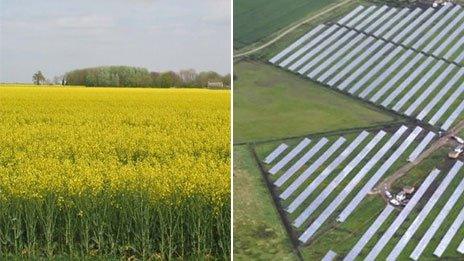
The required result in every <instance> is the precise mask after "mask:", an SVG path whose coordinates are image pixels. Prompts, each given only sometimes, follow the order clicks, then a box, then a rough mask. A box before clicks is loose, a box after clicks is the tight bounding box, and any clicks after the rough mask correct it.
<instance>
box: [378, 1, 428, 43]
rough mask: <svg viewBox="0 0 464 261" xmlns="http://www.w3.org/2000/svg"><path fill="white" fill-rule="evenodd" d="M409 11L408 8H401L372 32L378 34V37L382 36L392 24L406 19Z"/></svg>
mask: <svg viewBox="0 0 464 261" xmlns="http://www.w3.org/2000/svg"><path fill="white" fill-rule="evenodd" d="M419 10H420V9H416V10H414V12H415V11H419ZM409 11H410V10H409V9H408V8H403V9H401V10H400V11H399V12H398V13H397V14H396V15H395V16H393V17H392V18H391V19H388V21H387V22H386V23H385V24H383V25H382V26H381V27H380V28H379V29H377V30H375V31H374V32H372V34H373V35H375V36H377V37H380V36H382V35H383V34H384V33H385V32H388V31H387V29H390V28H391V26H392V25H394V24H397V23H398V20H400V19H401V20H402V19H404V15H405V14H407V13H408V12H409ZM409 15H411V14H409ZM409 15H408V16H409ZM401 20H400V21H401ZM382 38H383V37H382ZM384 39H386V38H384Z"/></svg>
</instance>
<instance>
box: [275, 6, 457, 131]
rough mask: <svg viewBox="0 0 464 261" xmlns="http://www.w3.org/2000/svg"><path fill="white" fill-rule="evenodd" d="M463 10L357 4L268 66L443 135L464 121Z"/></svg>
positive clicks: (316, 29) (278, 56) (308, 34)
mask: <svg viewBox="0 0 464 261" xmlns="http://www.w3.org/2000/svg"><path fill="white" fill-rule="evenodd" d="M463 21H464V11H463V9H462V7H461V6H460V5H453V4H448V5H446V6H444V7H441V8H437V9H435V8H428V9H426V10H424V9H421V8H415V9H410V8H392V7H388V6H370V7H364V6H358V7H357V8H355V9H354V10H352V11H351V12H350V13H348V14H347V15H346V16H344V17H342V18H341V19H340V20H338V21H337V22H336V23H334V24H326V25H324V24H321V25H318V26H316V27H314V28H313V29H312V30H310V31H309V32H308V33H306V34H305V35H304V36H302V37H301V38H300V39H298V40H297V41H295V42H294V43H293V44H291V45H289V46H288V47H287V48H285V49H284V50H282V51H281V52H279V53H278V54H276V55H275V56H274V57H273V58H271V59H270V60H269V61H270V62H271V63H273V64H275V65H278V66H279V67H281V68H285V69H287V70H290V71H292V72H294V73H296V74H299V75H302V76H304V77H307V78H310V79H312V80H314V81H316V82H319V83H321V84H322V85H325V86H328V87H330V88H334V89H336V90H338V91H341V92H343V93H345V94H348V95H352V96H355V97H357V98H360V99H363V100H365V101H367V102H369V103H371V104H375V105H378V106H381V107H383V108H385V109H388V110H391V111H394V112H396V113H398V114H402V115H404V116H407V117H410V118H412V119H416V120H419V121H421V122H423V123H425V124H429V125H432V126H435V127H437V128H440V129H442V130H448V129H450V128H451V127H452V126H453V124H454V123H456V122H457V121H458V120H461V119H463V115H464V114H463V112H464V103H463V102H462V101H463V100H464V85H463V84H462V83H463V82H464V68H463V65H464V49H463V46H464V45H463V41H464V26H463V25H464V23H463Z"/></svg>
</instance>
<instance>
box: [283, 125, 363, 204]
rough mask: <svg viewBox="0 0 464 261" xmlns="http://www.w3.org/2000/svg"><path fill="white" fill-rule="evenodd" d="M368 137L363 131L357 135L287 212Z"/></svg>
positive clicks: (299, 202) (311, 191)
mask: <svg viewBox="0 0 464 261" xmlns="http://www.w3.org/2000/svg"><path fill="white" fill-rule="evenodd" d="M367 136H369V132H367V131H363V132H361V134H359V135H358V136H357V137H356V139H354V140H353V142H352V143H351V144H350V145H349V146H348V147H346V148H345V150H344V151H343V152H342V153H340V155H338V156H337V157H336V158H335V159H334V160H333V161H332V162H331V163H330V164H329V166H327V168H325V169H324V170H323V171H322V172H321V174H319V175H318V176H317V177H316V178H315V179H314V180H313V181H312V182H311V184H309V186H307V187H306V188H305V189H304V190H303V191H302V192H301V193H300V194H299V195H298V196H297V197H296V198H295V200H293V202H292V203H290V205H289V206H288V208H287V211H288V212H290V213H293V211H295V210H296V209H297V208H298V207H299V206H300V205H301V204H302V203H303V202H304V201H305V200H306V199H307V198H308V197H309V195H311V194H312V193H313V192H314V190H315V189H316V188H317V187H318V186H319V185H320V184H321V183H322V182H324V180H325V179H326V178H327V177H328V176H329V175H330V174H331V173H332V171H334V170H335V169H336V168H337V167H338V166H339V165H340V164H341V163H342V162H343V161H344V160H346V158H348V156H350V154H351V153H352V152H353V151H354V150H355V149H356V148H357V147H358V146H359V144H361V142H362V141H363V140H365V139H366V138H367Z"/></svg>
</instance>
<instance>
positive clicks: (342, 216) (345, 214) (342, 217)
mask: <svg viewBox="0 0 464 261" xmlns="http://www.w3.org/2000/svg"><path fill="white" fill-rule="evenodd" d="M421 131H422V128H421V127H416V128H415V129H414V130H413V131H412V132H411V134H409V136H408V137H407V138H406V140H404V142H403V143H401V145H400V146H399V148H398V149H396V150H395V152H393V154H392V155H391V156H390V157H389V158H388V159H387V160H386V161H385V162H384V163H383V164H382V165H381V166H380V168H379V169H378V170H377V172H376V173H375V174H374V175H372V177H371V178H370V179H369V181H367V183H366V184H365V185H364V187H362V189H361V190H360V191H359V192H358V194H357V195H356V196H355V197H354V198H353V199H352V200H351V202H350V203H349V204H348V206H346V208H345V209H344V210H343V211H342V213H340V215H339V216H338V218H337V221H338V222H345V220H346V219H347V218H348V216H350V215H351V213H353V211H354V210H355V209H356V207H357V206H358V205H359V203H361V201H362V200H363V199H364V198H365V197H366V195H367V194H368V193H369V191H371V190H372V188H373V187H374V186H375V184H377V182H378V181H379V180H380V178H382V177H383V175H385V173H386V172H387V171H388V170H389V169H390V168H391V166H392V165H393V163H395V162H396V160H398V158H399V157H400V156H401V155H402V154H403V153H404V152H405V151H406V149H407V148H408V147H409V145H411V143H412V142H413V141H414V139H415V138H416V137H417V135H419V133H420V132H421Z"/></svg>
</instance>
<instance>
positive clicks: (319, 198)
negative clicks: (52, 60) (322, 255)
mask: <svg viewBox="0 0 464 261" xmlns="http://www.w3.org/2000/svg"><path fill="white" fill-rule="evenodd" d="M385 135H386V132H384V131H380V132H379V133H377V135H375V137H374V138H373V139H372V140H371V141H370V142H369V144H367V146H366V147H364V149H363V150H362V151H361V152H360V153H358V154H357V155H356V157H355V158H354V159H353V160H352V161H351V162H350V163H348V164H347V165H346V167H345V168H344V169H343V170H342V171H341V172H340V173H339V174H338V175H337V177H335V178H334V179H333V180H332V182H330V184H329V185H328V186H327V187H326V188H325V189H324V190H323V191H322V192H321V193H320V194H319V195H318V196H317V198H316V199H315V200H314V201H313V202H311V204H310V205H309V206H308V207H307V208H306V209H305V210H304V211H303V212H301V214H300V215H299V216H298V218H297V219H296V220H295V222H296V223H303V222H304V221H305V220H307V219H308V218H309V217H310V216H311V214H312V213H313V212H314V211H315V210H316V209H317V208H318V207H319V206H320V205H321V204H322V203H323V202H324V201H325V200H326V199H327V198H328V197H329V195H330V194H331V193H332V192H333V191H334V190H335V189H336V188H337V187H338V185H340V183H341V182H342V181H343V180H344V179H345V178H346V177H347V176H348V175H349V174H350V173H351V171H353V169H354V168H356V167H357V166H358V165H359V163H360V162H361V161H362V160H363V159H364V158H365V157H366V156H367V155H368V154H369V152H370V151H371V150H372V149H373V148H374V147H375V146H376V145H377V144H378V143H379V142H380V140H381V139H382V138H383V137H384V136H385Z"/></svg>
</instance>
